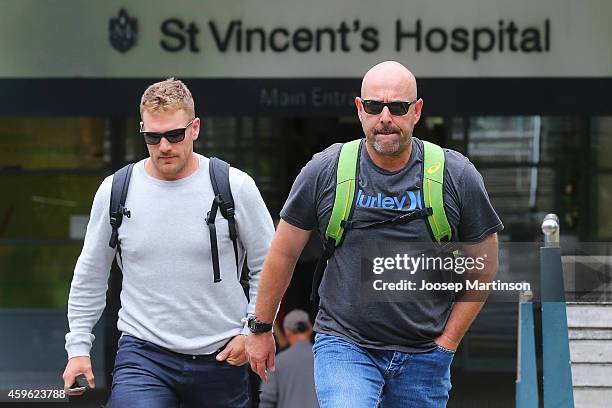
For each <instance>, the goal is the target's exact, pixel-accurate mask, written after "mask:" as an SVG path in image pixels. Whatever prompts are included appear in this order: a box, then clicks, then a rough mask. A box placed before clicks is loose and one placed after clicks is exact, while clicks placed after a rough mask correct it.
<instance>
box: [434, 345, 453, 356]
mask: <svg viewBox="0 0 612 408" xmlns="http://www.w3.org/2000/svg"><path fill="white" fill-rule="evenodd" d="M436 349H438V350H439V351H441V352H443V353H448V354H455V351H456V350H450V349H447V348H445V347H442V346H439V345H437V344H436Z"/></svg>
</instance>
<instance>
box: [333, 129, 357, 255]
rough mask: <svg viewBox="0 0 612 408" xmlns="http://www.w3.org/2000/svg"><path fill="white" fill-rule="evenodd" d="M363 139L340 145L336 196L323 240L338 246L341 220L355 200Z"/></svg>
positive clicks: (347, 213)
mask: <svg viewBox="0 0 612 408" xmlns="http://www.w3.org/2000/svg"><path fill="white" fill-rule="evenodd" d="M362 143H363V139H358V140H353V141H351V142H348V143H345V144H344V145H342V149H341V150H340V155H339V156H338V166H337V168H336V196H335V198H334V206H333V208H332V213H331V216H330V218H329V222H328V224H327V230H326V231H325V241H329V240H333V243H334V246H336V247H337V246H340V245H341V244H342V240H343V239H344V226H343V225H342V224H343V223H342V222H343V221H346V220H348V219H349V218H350V216H351V214H352V210H353V204H354V202H355V191H356V190H357V184H358V171H359V168H358V167H359V153H360V152H361V145H362Z"/></svg>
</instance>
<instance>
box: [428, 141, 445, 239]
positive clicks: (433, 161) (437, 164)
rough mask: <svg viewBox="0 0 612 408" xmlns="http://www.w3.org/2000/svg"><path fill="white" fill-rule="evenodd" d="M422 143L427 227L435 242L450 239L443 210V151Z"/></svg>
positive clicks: (435, 146)
mask: <svg viewBox="0 0 612 408" xmlns="http://www.w3.org/2000/svg"><path fill="white" fill-rule="evenodd" d="M422 142H423V199H424V201H425V207H431V209H432V210H433V212H432V214H431V215H430V216H428V217H427V221H428V223H429V227H430V229H431V233H432V235H433V237H434V239H435V240H436V241H437V242H447V241H450V240H451V238H452V230H451V227H450V224H449V223H448V219H447V218H446V211H445V210H444V150H443V149H442V148H441V147H440V146H438V145H436V144H433V143H430V142H426V141H424V140H423V141H422Z"/></svg>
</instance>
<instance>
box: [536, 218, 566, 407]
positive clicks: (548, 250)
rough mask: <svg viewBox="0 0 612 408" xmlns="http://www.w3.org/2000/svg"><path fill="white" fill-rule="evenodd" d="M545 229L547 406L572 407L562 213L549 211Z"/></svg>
mask: <svg viewBox="0 0 612 408" xmlns="http://www.w3.org/2000/svg"><path fill="white" fill-rule="evenodd" d="M542 232H544V247H543V248H540V282H541V286H542V291H541V296H542V299H541V302H542V360H543V368H544V379H543V385H544V408H573V407H574V392H573V388H572V371H571V364H570V353H569V336H568V329H567V310H566V307H567V306H566V303H565V290H564V287H563V268H562V265H561V249H560V248H559V217H557V216H556V215H555V214H548V215H546V217H544V220H543V222H542Z"/></svg>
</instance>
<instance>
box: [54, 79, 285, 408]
mask: <svg viewBox="0 0 612 408" xmlns="http://www.w3.org/2000/svg"><path fill="white" fill-rule="evenodd" d="M140 113H141V119H142V122H141V123H140V133H141V135H142V137H143V139H144V141H145V143H146V144H147V149H148V151H149V157H148V158H146V159H144V160H141V161H139V162H138V163H135V164H134V165H133V167H131V169H132V171H131V176H130V177H128V178H127V181H128V182H129V184H127V185H129V189H127V195H126V196H125V197H123V198H124V203H123V204H122V206H121V209H120V212H121V214H120V215H121V219H122V222H120V223H119V224H117V222H116V216H117V213H116V212H114V211H113V204H111V201H112V197H113V194H114V191H115V185H114V184H115V183H114V179H115V178H117V179H118V178H119V176H118V174H120V172H117V173H115V175H114V176H110V177H107V178H106V179H105V180H104V181H103V182H102V184H101V186H100V188H99V189H98V191H97V193H96V195H95V197H94V201H93V205H92V210H91V217H90V220H89V224H88V226H87V234H86V236H85V242H84V245H83V250H82V252H81V255H80V257H79V259H78V261H77V264H76V266H75V270H74V278H73V280H72V285H71V288H70V296H69V299H68V321H69V325H70V332H69V333H68V334H67V335H66V350H67V352H68V358H69V360H68V364H67V366H66V370H65V372H64V375H63V378H64V385H65V387H66V388H68V387H70V386H71V384H73V382H74V380H75V377H76V376H78V375H85V377H86V379H87V382H88V386H89V387H90V388H93V387H95V383H94V376H93V372H92V368H91V361H90V357H89V353H90V349H91V346H92V342H93V340H94V336H93V335H92V334H91V333H92V328H93V326H94V325H95V323H96V322H97V320H98V319H99V317H100V315H101V314H102V311H103V309H104V305H105V292H106V289H107V284H106V282H107V280H108V276H109V270H110V267H111V263H112V261H113V258H115V257H116V258H117V262H118V264H119V265H120V267H121V269H122V272H123V284H122V291H121V309H120V310H119V319H118V322H117V327H118V329H119V330H120V331H121V332H122V336H121V339H120V341H119V346H118V352H117V357H116V360H115V367H114V371H113V383H112V392H111V398H110V405H111V406H112V407H113V408H121V407H130V408H133V407H147V408H150V407H178V406H181V407H226V406H227V407H228V406H231V407H246V406H248V403H249V402H248V400H249V398H248V391H249V390H248V370H247V368H246V366H244V364H245V363H246V355H245V352H244V343H245V337H244V335H245V334H246V333H248V327H247V324H246V322H247V316H248V315H249V314H252V313H253V312H254V308H255V300H256V293H257V286H258V281H259V272H260V271H261V268H262V265H263V260H264V257H265V255H266V253H267V251H268V248H269V245H270V242H271V237H272V234H273V233H274V226H273V224H272V219H271V217H270V214H269V213H268V211H267V209H266V206H265V204H264V202H263V199H262V197H261V195H260V193H259V191H258V189H257V187H256V185H255V182H254V181H253V179H252V178H251V177H249V176H248V175H247V174H246V173H244V172H242V171H240V170H238V169H235V168H229V170H228V171H229V175H228V176H227V177H228V178H229V180H228V183H227V184H228V185H229V187H231V193H230V195H231V196H232V197H233V203H234V204H235V206H234V208H232V215H233V221H232V222H230V221H229V218H228V219H223V218H224V217H225V218H227V217H226V216H225V215H222V212H223V209H222V208H220V207H219V209H220V211H219V213H217V206H222V205H223V199H222V197H221V195H222V194H217V193H216V190H215V188H214V187H213V185H215V186H216V185H217V183H220V182H221V180H216V181H214V180H211V174H210V172H211V171H213V167H214V166H213V165H212V163H213V162H214V160H213V159H209V158H207V157H204V156H202V155H199V154H197V153H195V152H194V151H193V143H194V141H195V140H196V139H197V138H198V136H199V133H200V129H201V127H200V124H201V121H200V118H198V117H197V116H196V115H195V108H194V102H193V98H192V95H191V92H190V91H189V89H188V88H187V87H186V86H185V84H184V83H183V82H181V81H179V80H175V79H173V78H171V79H168V80H165V81H162V82H158V83H155V84H153V85H151V86H149V87H148V88H147V90H146V91H145V92H144V94H143V95H142V100H141V104H140ZM226 174H227V173H226ZM226 198H227V197H226ZM211 203H213V207H214V212H213V210H212V209H211ZM209 209H211V211H210V212H209ZM226 211H227V209H226ZM207 212H209V215H207ZM109 213H112V215H111V214H109ZM210 214H213V215H212V216H210ZM224 214H225V213H224ZM205 220H206V221H205ZM111 224H112V225H111ZM207 224H208V228H207ZM211 225H212V228H211ZM232 225H235V228H233V227H232ZM211 231H214V232H215V235H216V237H214V238H213V235H211V234H209V233H210V232H211ZM232 236H233V238H232ZM233 244H234V245H233ZM247 254H248V256H247ZM245 262H246V263H247V266H248V269H249V271H250V286H249V298H250V301H249V300H247V297H246V296H245V293H244V292H243V287H242V286H241V284H240V281H239V279H238V278H239V277H240V271H241V270H242V267H243V264H244V263H245Z"/></svg>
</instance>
